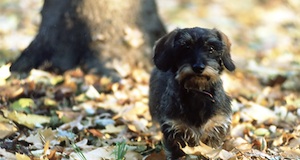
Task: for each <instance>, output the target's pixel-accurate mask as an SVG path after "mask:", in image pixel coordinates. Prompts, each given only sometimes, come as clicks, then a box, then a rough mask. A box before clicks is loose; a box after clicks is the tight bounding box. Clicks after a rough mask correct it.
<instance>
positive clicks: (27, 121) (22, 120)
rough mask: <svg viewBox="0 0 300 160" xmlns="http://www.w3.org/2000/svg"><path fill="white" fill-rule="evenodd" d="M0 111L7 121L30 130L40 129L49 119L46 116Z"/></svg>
mask: <svg viewBox="0 0 300 160" xmlns="http://www.w3.org/2000/svg"><path fill="white" fill-rule="evenodd" d="M1 111H2V112H3V114H4V116H5V117H7V118H8V119H10V120H12V121H14V122H16V123H18V124H22V125H24V126H26V127H28V128H31V129H33V128H34V127H41V125H42V124H44V123H49V122H50V118H49V117H46V116H40V115H35V114H24V113H19V112H16V111H12V112H10V111H8V110H6V109H2V110H1Z"/></svg>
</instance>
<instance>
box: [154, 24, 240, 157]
mask: <svg viewBox="0 0 300 160" xmlns="http://www.w3.org/2000/svg"><path fill="white" fill-rule="evenodd" d="M154 63H155V66H156V68H155V69H154V70H153V72H152V75H151V79H150V97H149V107H150V113H151V116H152V118H153V120H155V121H157V122H158V123H159V124H160V126H161V131H162V133H163V135H164V137H163V142H164V146H165V150H166V155H167V159H179V158H180V157H182V156H184V155H185V153H184V152H183V151H182V150H181V149H180V148H181V147H184V146H186V145H189V146H197V145H199V144H200V141H202V142H203V143H206V144H207V145H210V146H212V147H219V146H220V145H221V144H222V142H223V140H224V138H225V136H226V135H227V133H228V131H229V128H230V124H231V107H230V98H229V97H228V96H227V95H226V93H225V91H224V89H223V86H222V80H221V78H220V74H221V72H222V71H223V69H224V68H226V69H228V70H229V71H233V70H234V69H235V66H234V64H233V63H232V60H231V57H230V42H229V40H228V38H227V36H226V35H225V34H223V33H222V32H220V31H218V30H216V29H204V28H198V27H196V28H187V29H176V30H174V31H173V32H171V33H169V34H167V35H166V36H164V37H162V38H161V39H160V40H158V41H157V43H156V46H155V47H154Z"/></svg>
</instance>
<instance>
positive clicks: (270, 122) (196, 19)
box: [0, 0, 300, 160]
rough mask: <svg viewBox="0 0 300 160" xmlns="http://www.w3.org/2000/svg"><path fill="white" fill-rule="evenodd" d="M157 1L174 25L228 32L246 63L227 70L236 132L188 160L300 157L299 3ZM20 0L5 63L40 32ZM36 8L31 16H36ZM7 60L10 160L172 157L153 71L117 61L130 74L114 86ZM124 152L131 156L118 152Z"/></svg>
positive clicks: (2, 148)
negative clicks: (17, 67)
mask: <svg viewBox="0 0 300 160" xmlns="http://www.w3.org/2000/svg"><path fill="white" fill-rule="evenodd" d="M32 2H33V1H32ZM157 2H158V6H159V8H160V13H161V16H162V19H163V20H164V22H165V23H166V24H167V25H166V26H167V27H168V29H170V30H171V29H173V28H175V27H192V26H203V27H208V28H212V27H217V28H219V29H220V30H222V31H224V32H225V33H226V34H227V35H229V37H230V39H231V41H232V44H233V46H232V56H233V59H234V61H235V63H236V65H237V68H238V69H237V70H236V71H235V72H234V73H227V72H225V73H224V74H223V75H222V79H223V81H224V87H225V90H226V91H227V92H228V93H229V94H230V96H231V97H232V108H233V111H234V113H233V116H232V129H231V133H230V134H229V135H228V137H227V138H226V141H225V142H224V144H223V146H222V147H220V148H211V147H209V146H206V145H205V144H202V143H201V145H199V146H197V147H193V148H192V147H185V148H184V150H185V151H186V152H187V153H190V154H191V155H189V156H187V157H186V159H201V158H208V159H230V160H231V159H299V158H300V150H299V146H300V125H299V124H300V123H299V117H300V98H299V91H300V89H299V88H300V85H299V79H300V78H299V77H300V76H299V75H300V63H299V62H300V56H299V52H300V50H299V47H297V46H299V45H300V44H299V42H300V41H299V40H298V39H299V36H300V32H299V31H300V21H299V18H298V14H297V11H298V10H299V6H300V4H299V2H297V1H293V0H291V1H287V2H281V1H258V0H255V1H238V0H233V2H231V3H228V2H227V1H211V2H209V3H206V2H204V1H196V0H189V1H157ZM5 3H7V2H5ZM5 3H3V2H1V3H0V6H1V8H5V5H4V4H5ZM24 3H25V2H24ZM28 3H29V2H28ZM12 4H14V3H13V2H12ZM37 4H39V3H36V5H37ZM14 5H16V6H17V7H16V8H14V9H13V10H16V9H17V10H21V12H17V13H16V14H15V15H11V13H14V12H7V10H1V11H0V12H1V13H2V12H3V13H5V14H4V15H5V16H6V17H5V18H4V19H0V22H1V23H5V22H9V23H6V24H7V25H8V26H10V27H3V26H2V25H1V26H2V27H1V26H0V33H1V34H2V35H3V42H4V43H2V44H1V45H0V52H1V58H2V55H3V56H4V57H5V58H4V60H7V59H10V57H9V55H10V54H6V53H15V50H19V51H20V50H22V49H24V47H26V45H28V44H24V42H26V41H27V43H29V42H30V40H31V39H30V38H29V39H27V40H25V39H24V37H26V36H28V37H32V36H34V34H35V32H36V30H37V27H33V26H32V23H25V24H23V25H24V26H25V29H26V25H27V28H28V30H29V31H27V32H24V31H25V29H20V28H18V27H16V25H17V23H19V22H18V21H16V20H17V18H18V16H19V17H21V15H18V14H22V13H23V12H24V13H25V10H24V8H21V7H20V6H19V5H18V4H14ZM23 5H25V6H27V7H32V8H35V9H36V10H37V8H38V7H37V6H35V5H33V4H31V5H32V6H30V5H28V4H26V3H25V4H23ZM36 10H34V11H33V12H27V10H26V14H24V16H23V17H22V18H25V19H33V17H35V16H36V14H37V13H38V12H37V11H36ZM249 13H250V14H249ZM31 14H32V15H31ZM33 14H34V15H33ZM16 17H17V18H16ZM216 17H217V18H216ZM19 19H20V18H19ZM19 21H20V23H24V22H22V21H21V20H19ZM33 21H34V22H35V23H36V21H37V20H33ZM12 32H16V33H18V34H21V35H23V39H21V40H23V41H24V42H22V45H20V42H19V41H18V40H17V39H15V40H13V41H16V42H17V45H14V46H13V45H11V43H9V40H10V41H11V39H12V38H14V37H15V38H18V37H20V36H14V35H15V34H12ZM130 33H131V32H128V34H130ZM134 34H136V33H134ZM127 36H128V37H132V36H133V37H136V35H132V36H131V35H127ZM9 48H13V49H12V50H10V49H9ZM19 51H18V52H19ZM0 64H1V66H0V113H1V114H0V157H1V159H2V158H4V159H51V160H56V159H118V158H124V157H125V158H126V159H145V160H157V159H164V157H165V155H164V152H163V150H162V144H161V142H160V139H161V133H160V132H159V131H158V129H157V126H155V124H153V123H152V122H151V118H150V115H149V112H148V105H147V104H148V83H149V72H147V71H145V70H143V69H140V68H132V67H131V66H129V65H127V64H124V65H123V64H120V63H118V62H114V63H113V65H114V67H115V69H116V71H118V72H120V73H121V75H122V77H123V78H122V80H121V81H120V82H119V83H113V82H111V81H110V79H109V78H107V77H101V76H97V75H93V74H84V73H83V72H82V71H81V70H80V69H74V70H71V71H68V72H66V73H64V74H63V75H56V74H53V73H50V72H46V71H42V70H38V69H33V70H32V71H31V72H30V73H29V74H28V75H25V76H24V75H21V74H15V73H10V72H9V66H10V63H6V62H3V61H1V62H0ZM24 77H25V78H24ZM120 146H121V147H120ZM118 149H119V151H120V152H119V153H122V154H123V153H124V154H125V155H122V154H120V155H122V156H124V157H122V156H121V157H117V154H116V153H117V152H116V151H118Z"/></svg>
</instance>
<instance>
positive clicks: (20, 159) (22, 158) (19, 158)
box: [16, 153, 30, 160]
mask: <svg viewBox="0 0 300 160" xmlns="http://www.w3.org/2000/svg"><path fill="white" fill-rule="evenodd" d="M16 159H17V160H30V158H29V157H28V156H27V155H25V154H20V153H16Z"/></svg>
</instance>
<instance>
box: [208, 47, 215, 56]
mask: <svg viewBox="0 0 300 160" xmlns="http://www.w3.org/2000/svg"><path fill="white" fill-rule="evenodd" d="M215 51H216V50H215V48H214V47H212V46H210V47H209V53H210V54H212V53H214V52H215Z"/></svg>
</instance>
